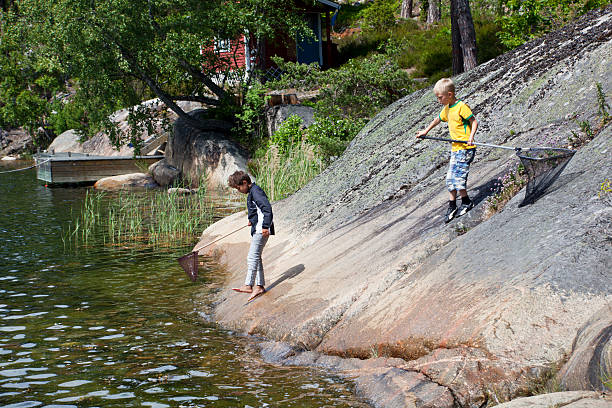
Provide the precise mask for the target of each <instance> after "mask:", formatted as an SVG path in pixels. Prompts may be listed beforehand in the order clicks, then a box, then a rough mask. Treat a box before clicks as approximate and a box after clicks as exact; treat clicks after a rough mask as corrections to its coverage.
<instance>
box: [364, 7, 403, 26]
mask: <svg viewBox="0 0 612 408" xmlns="http://www.w3.org/2000/svg"><path fill="white" fill-rule="evenodd" d="M398 8H399V4H398V2H397V1H396V0H374V3H372V5H371V6H370V7H368V8H367V9H365V10H364V11H363V28H364V30H365V31H368V30H371V31H387V30H389V29H391V28H392V27H393V26H394V25H395V12H396V11H397V10H398Z"/></svg>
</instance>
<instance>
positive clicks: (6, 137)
mask: <svg viewBox="0 0 612 408" xmlns="http://www.w3.org/2000/svg"><path fill="white" fill-rule="evenodd" d="M33 148H34V144H33V141H32V136H30V134H29V133H28V132H26V131H25V129H23V128H19V129H10V130H4V129H1V128H0V156H10V155H12V156H19V155H20V154H21V153H24V152H25V151H28V150H29V151H32V150H33Z"/></svg>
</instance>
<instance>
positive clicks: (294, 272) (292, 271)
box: [244, 264, 306, 306]
mask: <svg viewBox="0 0 612 408" xmlns="http://www.w3.org/2000/svg"><path fill="white" fill-rule="evenodd" d="M304 269H306V268H305V267H304V264H299V265H295V266H293V267H291V268H289V269H287V270H286V271H285V273H283V274H282V275H281V277H280V278H278V279H277V280H275V281H274V282H272V284H270V286H268V287H266V291H265V292H264V294H265V293H268V292H270V291H271V290H272V289H273V288H274V287H275V286H276V285H278V284H280V283H282V282H283V281H286V280H287V279H291V278H295V277H296V276H298V275H299V274H300V273H302V272H304ZM260 297H261V296H257V297H255V298H253V299H250V300H247V302H246V303H245V304H244V306H246V305H248V304H250V303H252V302H254V301H255V300H257V299H259V298H260Z"/></svg>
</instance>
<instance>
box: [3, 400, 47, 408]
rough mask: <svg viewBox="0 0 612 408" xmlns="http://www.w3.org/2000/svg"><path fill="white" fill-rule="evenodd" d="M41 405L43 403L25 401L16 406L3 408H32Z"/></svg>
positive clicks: (4, 407) (11, 405) (10, 405)
mask: <svg viewBox="0 0 612 408" xmlns="http://www.w3.org/2000/svg"><path fill="white" fill-rule="evenodd" d="M41 405H42V402H39V401H25V402H18V403H16V404H9V405H4V406H3V407H2V408H30V407H38V406H41Z"/></svg>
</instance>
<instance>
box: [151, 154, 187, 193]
mask: <svg viewBox="0 0 612 408" xmlns="http://www.w3.org/2000/svg"><path fill="white" fill-rule="evenodd" d="M149 173H151V176H152V177H153V179H154V180H155V182H156V183H157V184H159V185H160V186H164V187H165V186H169V185H170V184H172V183H173V182H174V181H175V180H176V179H177V178H178V177H179V176H180V174H181V171H180V170H179V169H177V168H176V167H174V166H171V165H170V164H168V162H167V161H166V159H165V158H163V159H161V160H160V161H157V162H155V163H153V164H152V165H150V166H149Z"/></svg>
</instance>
